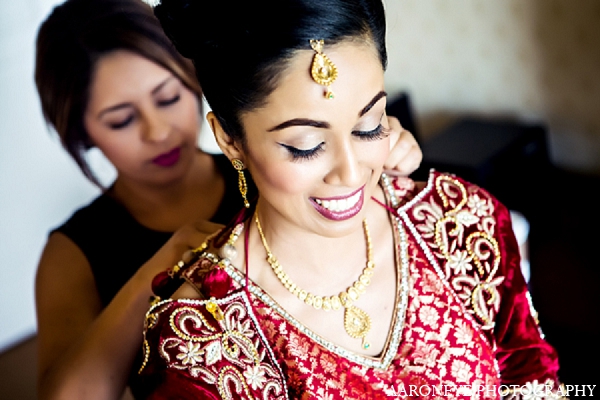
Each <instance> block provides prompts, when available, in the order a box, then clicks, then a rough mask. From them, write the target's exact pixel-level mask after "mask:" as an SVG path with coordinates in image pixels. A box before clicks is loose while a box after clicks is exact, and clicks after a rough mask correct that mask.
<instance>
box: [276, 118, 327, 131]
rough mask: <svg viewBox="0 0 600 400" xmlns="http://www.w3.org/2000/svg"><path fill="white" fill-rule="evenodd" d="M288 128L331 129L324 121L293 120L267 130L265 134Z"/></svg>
mask: <svg viewBox="0 0 600 400" xmlns="http://www.w3.org/2000/svg"><path fill="white" fill-rule="evenodd" d="M290 126H312V127H314V128H323V129H329V128H330V127H331V125H329V123H328V122H324V121H315V120H314V119H309V118H294V119H290V120H288V121H285V122H282V123H280V124H279V125H276V126H274V127H272V128H270V129H267V132H274V131H280V130H282V129H285V128H289V127H290Z"/></svg>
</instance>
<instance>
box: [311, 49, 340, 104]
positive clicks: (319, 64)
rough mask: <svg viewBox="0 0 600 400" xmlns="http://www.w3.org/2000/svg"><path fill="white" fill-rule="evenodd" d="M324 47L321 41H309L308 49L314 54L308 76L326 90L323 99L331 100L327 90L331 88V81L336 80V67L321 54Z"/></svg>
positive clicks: (329, 92) (330, 94)
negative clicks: (310, 48)
mask: <svg viewBox="0 0 600 400" xmlns="http://www.w3.org/2000/svg"><path fill="white" fill-rule="evenodd" d="M324 45H325V41H324V40H323V39H321V40H315V39H311V41H310V47H312V49H313V50H314V51H315V52H316V54H315V56H314V57H313V61H312V65H311V68H310V76H312V78H313V80H314V81H315V82H317V83H318V84H319V85H323V86H325V87H326V88H327V90H326V91H325V98H327V99H333V97H334V95H333V92H332V91H331V90H330V89H329V86H331V84H332V83H333V81H335V79H336V78H337V67H336V66H335V64H334V63H333V62H332V61H331V60H330V59H329V57H327V56H326V55H325V54H323V46H324Z"/></svg>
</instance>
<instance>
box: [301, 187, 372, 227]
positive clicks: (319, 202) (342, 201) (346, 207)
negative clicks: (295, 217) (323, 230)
mask: <svg viewBox="0 0 600 400" xmlns="http://www.w3.org/2000/svg"><path fill="white" fill-rule="evenodd" d="M311 200H312V203H313V206H314V207H315V209H316V210H317V211H318V212H319V213H320V214H321V215H323V216H324V217H325V218H328V219H331V220H334V221H341V220H345V219H349V218H352V217H353V216H355V215H356V214H358V212H359V211H360V210H361V208H362V206H363V202H364V186H363V187H361V188H360V189H358V190H357V191H355V192H354V193H351V194H350V195H348V196H338V197H331V198H327V199H320V198H312V199H311Z"/></svg>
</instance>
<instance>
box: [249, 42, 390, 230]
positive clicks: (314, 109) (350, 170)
mask: <svg viewBox="0 0 600 400" xmlns="http://www.w3.org/2000/svg"><path fill="white" fill-rule="evenodd" d="M324 53H325V54H326V55H327V56H328V57H329V58H330V59H331V61H332V62H333V63H334V64H335V65H336V66H337V69H338V77H337V79H336V80H335V81H334V83H333V84H332V85H331V90H332V91H333V93H334V96H335V97H334V98H333V99H327V98H326V97H325V91H326V88H325V87H324V86H321V85H319V84H317V83H316V82H315V81H313V80H312V78H311V75H310V72H309V71H310V66H311V63H312V60H313V57H314V54H315V53H314V52H313V51H308V50H307V51H301V52H299V53H298V54H297V55H296V56H295V57H294V58H293V60H292V62H291V64H290V66H289V68H288V69H287V70H286V71H285V72H284V73H283V75H282V79H281V81H280V82H279V84H278V86H277V88H276V89H275V91H274V92H273V93H272V94H271V95H270V96H269V97H268V98H267V104H266V105H265V106H263V107H261V108H259V109H257V110H255V111H252V112H250V113H247V114H244V115H243V116H242V124H243V126H244V130H245V134H246V139H247V146H246V147H245V150H246V154H244V161H245V163H246V165H247V166H248V168H249V170H250V172H251V173H252V177H253V178H254V181H255V182H256V184H257V186H258V188H259V191H260V201H259V207H260V214H261V218H265V220H266V219H268V220H269V223H271V224H279V225H280V224H287V225H292V226H295V227H299V228H301V229H305V230H308V231H312V232H314V233H318V234H321V235H325V236H339V235H344V234H345V233H348V232H349V231H351V230H353V229H356V228H358V229H362V228H360V224H361V221H362V219H363V218H364V216H365V215H364V214H365V208H366V204H368V202H369V200H370V197H371V195H372V194H373V192H374V190H375V187H376V185H377V183H378V180H379V178H380V175H381V172H382V169H383V164H384V161H385V160H386V158H387V156H388V153H389V149H390V143H389V138H388V132H387V131H386V128H387V119H386V116H385V106H386V94H385V92H384V71H383V68H382V65H381V62H380V61H379V58H378V55H377V52H376V51H375V49H374V47H373V45H370V44H366V43H363V42H346V43H342V44H339V45H335V46H329V47H328V46H325V48H324Z"/></svg>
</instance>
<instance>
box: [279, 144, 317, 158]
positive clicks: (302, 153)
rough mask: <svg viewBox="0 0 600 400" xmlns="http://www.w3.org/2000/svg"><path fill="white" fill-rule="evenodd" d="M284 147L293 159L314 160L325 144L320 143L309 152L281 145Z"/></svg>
mask: <svg viewBox="0 0 600 400" xmlns="http://www.w3.org/2000/svg"><path fill="white" fill-rule="evenodd" d="M279 144H280V145H281V146H282V147H284V148H285V149H286V150H287V151H289V153H290V154H291V155H292V159H293V160H294V161H296V160H312V159H313V158H315V157H316V156H317V155H318V154H319V153H320V152H321V151H322V150H323V145H324V144H325V142H321V143H319V144H318V145H317V146H315V147H313V148H312V149H308V150H301V149H297V148H295V147H293V146H289V145H287V144H283V143H279Z"/></svg>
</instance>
